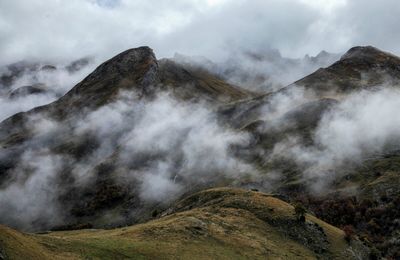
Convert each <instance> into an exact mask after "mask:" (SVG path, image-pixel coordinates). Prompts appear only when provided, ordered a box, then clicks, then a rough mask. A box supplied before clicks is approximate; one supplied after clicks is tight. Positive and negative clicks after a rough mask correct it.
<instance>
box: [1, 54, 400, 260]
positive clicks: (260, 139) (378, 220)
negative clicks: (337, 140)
mask: <svg viewBox="0 0 400 260" xmlns="http://www.w3.org/2000/svg"><path fill="white" fill-rule="evenodd" d="M399 68H400V59H399V58H398V57H396V56H393V55H391V54H389V53H386V52H382V51H380V50H378V49H376V48H373V47H354V48H352V49H350V50H349V51H348V52H347V53H346V54H345V55H343V56H342V58H341V59H340V60H339V61H337V62H336V63H334V64H333V65H331V66H329V67H327V68H321V69H319V70H317V71H316V72H314V73H312V74H311V75H309V76H307V77H305V78H303V79H301V80H299V81H296V82H295V83H293V84H291V85H289V86H287V87H285V88H282V89H281V90H278V91H276V92H272V93H265V94H262V95H255V94H254V93H251V92H249V91H247V90H242V89H240V88H239V87H237V86H234V85H232V84H229V83H227V82H226V81H224V80H223V79H222V78H220V77H218V76H216V75H215V74H214V73H213V72H211V71H207V70H205V69H204V68H200V67H196V66H189V67H185V65H184V64H179V63H178V62H176V61H172V60H165V59H164V60H157V59H156V58H155V55H154V53H153V52H152V50H151V49H150V48H148V47H140V48H136V49H130V50H127V51H125V52H123V53H121V54H119V55H117V56H115V57H114V58H112V59H110V60H108V61H106V62H105V63H103V64H101V65H100V66H99V67H98V68H97V69H96V70H95V71H93V72H92V73H91V74H90V75H88V76H87V77H86V78H85V79H84V80H83V81H81V82H80V83H79V84H77V85H76V86H75V87H74V88H72V89H71V90H70V91H69V92H68V93H67V94H65V95H64V96H63V97H61V98H60V99H58V100H57V101H55V102H53V103H51V104H48V105H45V106H41V107H37V108H35V109H33V110H30V111H28V112H22V113H18V114H16V115H14V116H12V117H10V118H8V119H6V120H5V121H3V122H2V123H0V145H1V154H0V188H1V189H2V190H7V191H8V196H10V197H9V198H12V196H14V194H18V193H17V192H16V191H18V189H19V188H20V187H24V185H25V184H29V185H32V186H33V188H35V189H39V190H40V191H41V192H42V193H41V196H43V197H40V196H38V198H39V200H40V199H43V200H44V204H45V206H46V207H43V208H44V209H46V208H48V209H49V212H47V211H44V212H45V213H46V214H45V215H42V214H41V212H38V211H37V210H36V211H35V210H33V213H34V214H33V215H32V216H31V215H30V214H26V215H21V214H20V212H24V210H26V208H28V207H30V205H31V204H32V203H27V204H26V200H25V197H24V196H25V195H29V194H31V192H32V191H31V190H29V189H28V190H27V191H26V192H27V194H23V196H22V197H17V198H19V201H21V205H20V204H19V202H18V205H11V206H10V205H8V204H7V205H6V206H5V207H4V208H3V209H2V210H3V211H4V212H7V213H9V212H13V213H14V215H11V217H9V216H8V215H7V214H0V220H1V222H2V223H6V224H8V225H11V226H13V227H17V228H21V229H25V230H36V231H37V230H49V229H52V230H71V229H82V228H93V227H94V228H105V227H106V228H114V227H119V226H126V225H131V224H135V223H144V222H146V221H148V220H149V219H151V218H154V217H155V216H157V215H159V214H160V212H165V210H167V209H168V208H170V209H169V211H166V212H167V213H168V214H169V215H168V216H164V217H162V218H160V219H158V220H154V221H151V222H146V223H144V224H143V225H138V226H133V227H129V228H126V229H125V230H124V229H117V230H113V231H99V230H97V231H93V230H90V231H88V230H85V231H72V232H61V231H60V233H59V232H52V233H49V234H47V235H39V236H36V235H34V236H30V235H23V234H20V233H15V231H12V230H9V229H4V230H5V231H4V232H5V234H8V235H7V236H10V237H9V238H6V239H4V241H6V242H7V243H12V242H11V241H13V240H12V239H11V237H17V239H19V238H21V239H22V238H23V239H28V240H29V239H32V240H29V241H31V242H29V241H28V240H27V242H26V244H27V245H30V246H31V247H32V248H38V247H40V248H41V249H37V250H38V251H41V250H43V251H42V253H43V255H52V254H58V255H59V256H60V257H66V256H76V257H78V256H82V254H83V255H85V254H86V255H87V256H101V255H108V256H110V257H116V258H118V257H124V256H136V257H139V256H146V257H161V256H160V255H159V254H161V253H162V254H170V255H171V257H172V255H179V254H182V256H184V257H188V256H190V252H197V251H198V252H202V253H203V252H204V251H206V250H205V248H214V249H212V250H211V249H210V250H211V251H206V253H207V254H210V255H218V256H221V257H226V258H232V257H248V258H254V257H260V258H262V256H265V254H270V255H271V257H272V256H273V257H277V258H279V257H281V258H290V259H291V258H296V257H299V258H307V257H310V258H313V257H321V256H322V257H323V258H327V259H330V258H333V257H336V258H338V259H342V258H351V257H352V256H357V255H359V253H360V252H361V251H358V250H359V249H357V248H358V245H354V246H355V247H354V248H353V249H349V248H347V246H348V245H347V244H346V243H344V241H343V233H342V232H341V231H340V230H338V229H336V228H333V227H331V226H327V224H323V223H322V222H320V221H319V220H316V219H315V218H314V217H312V216H307V220H308V221H311V222H315V223H317V222H318V223H320V224H318V223H317V224H318V225H320V226H322V228H323V229H325V231H324V232H322V233H321V232H320V231H321V229H319V228H317V227H316V226H315V225H314V226H313V224H310V222H307V223H308V224H305V225H304V224H300V223H298V222H297V221H295V220H294V218H293V212H292V211H293V209H292V208H291V207H290V206H289V205H288V204H285V203H283V202H281V201H278V200H276V199H272V198H271V197H268V196H267V197H265V196H264V195H261V194H259V193H248V192H242V191H234V190H211V191H208V192H205V193H199V194H197V195H193V197H188V198H187V199H186V200H183V201H181V202H179V203H178V204H176V203H175V199H176V198H177V196H178V195H182V194H187V195H190V194H193V193H194V192H196V191H199V190H203V189H204V188H208V187H216V186H239V187H249V188H257V189H260V190H268V191H271V192H275V193H278V194H280V196H283V197H284V198H285V199H286V200H287V201H293V202H301V203H302V204H303V205H304V206H306V207H308V208H309V209H310V211H312V212H313V213H314V214H315V215H316V216H317V217H320V218H321V219H322V220H324V221H327V222H328V223H331V224H334V225H336V226H338V227H339V228H344V229H347V230H349V226H351V228H350V230H354V231H353V232H358V233H359V237H360V239H362V240H363V242H364V243H365V244H367V245H368V246H369V247H371V248H373V247H377V249H378V250H379V251H380V252H382V255H386V256H389V257H394V258H395V257H398V256H399V254H400V250H399V246H398V242H397V241H398V238H399V232H398V230H399V228H398V227H399V226H398V218H399V210H398V209H397V208H396V203H398V201H399V189H398V180H399V176H398V164H399V163H398V162H399V153H398V150H399V149H398V147H399V146H400V144H399V143H398V142H397V141H396V140H397V139H396V138H394V137H396V135H394V137H392V139H389V142H387V143H388V144H389V145H387V146H385V145H386V143H385V145H383V146H382V149H381V150H376V151H375V150H374V149H372V151H371V152H369V151H368V153H365V155H364V154H361V156H360V158H357V160H352V159H353V158H345V159H348V160H346V161H345V163H342V164H340V167H336V165H334V164H333V163H332V164H331V165H329V164H327V165H328V166H327V165H322V166H321V167H316V168H312V170H314V172H313V173H317V174H315V175H307V173H309V172H308V171H309V170H310V165H312V164H313V163H314V164H315V162H314V161H315V158H318V157H317V156H318V155H320V154H321V153H319V152H322V153H323V152H326V151H324V150H323V149H324V148H325V147H324V145H323V144H321V142H319V140H318V139H317V138H316V132H317V131H318V129H319V128H320V127H321V121H322V120H324V118H325V116H326V115H327V114H328V115H329V114H330V113H331V112H332V111H336V110H337V109H338V107H340V105H341V104H342V102H343V100H346V98H348V97H350V96H351V95H353V94H354V93H360V91H361V92H362V91H369V92H370V93H374V92H376V91H377V90H379V89H380V88H388V89H389V88H390V89H396V88H397V87H398V84H399V80H400V70H399ZM126 93H129V94H126ZM166 93H167V94H166ZM160 94H161V95H162V94H166V95H168V98H165V97H163V98H161V99H160V98H159V96H160ZM132 96H133V97H132ZM171 97H172V98H171ZM171 100H172V101H171ZM149 104H150V112H151V113H150V116H149V118H146V116H147V112H148V111H147V110H146V109H148V107H146V106H148V105H149ZM282 104H284V106H282ZM155 105H159V106H160V107H156V108H157V109H155V108H154V106H155ZM199 107H201V109H199ZM204 107H206V108H207V111H206V112H207V113H206V112H205V109H204ZM172 108H173V109H172ZM116 110H117V111H118V113H114V112H115V111H116ZM110 111H111V112H110ZM121 111H122V112H121ZM146 111H147V112H146ZM164 111H166V112H164ZM177 111H179V113H177ZM181 111H184V112H183V113H181ZM188 111H189V112H188ZM210 111H212V113H211V112H210ZM210 113H211V114H212V116H211V117H210V116H209V114H210ZM204 114H207V116H204ZM198 115H200V116H199V118H197V116H198ZM137 118H139V119H143V118H144V120H142V121H141V120H137ZM210 118H211V119H210ZM103 119H104V121H102V120H103ZM110 119H111V120H110ZM164 119H168V120H171V121H167V122H165V121H164ZM325 119H326V118H325ZM143 121H144V122H148V121H149V122H151V124H149V123H148V124H143ZM210 121H211V124H210ZM99 122H100V123H99ZM208 124H210V125H208ZM180 125H181V126H182V127H181V128H177V126H180ZM136 127H137V128H136ZM38 129H39V130H40V131H39V130H38ZM110 129H111V130H110ZM137 129H139V130H137ZM155 129H161V130H162V131H161V133H159V132H157V131H155ZM136 130H137V131H136ZM367 130H369V129H366V128H365V129H362V130H361V132H368V131H367ZM372 130H373V129H372ZM154 133H155V134H154ZM193 136H194V137H195V139H194V140H195V141H196V142H195V145H193V143H190V141H193V140H192V139H193V138H194V137H193ZM227 136H228V137H229V138H227V140H228V141H226V142H225V141H224V140H225V139H224V138H226V137H227ZM373 137H374V136H373ZM146 138H147V139H146ZM191 138H192V139H191ZM231 139H234V141H233V142H230V140H231ZM238 139H240V140H245V141H242V142H236V141H237V140H238ZM351 139H352V138H350V139H349V141H351ZM131 140H134V141H135V142H133V141H131ZM143 140H146V141H143ZM149 140H150V141H149ZM209 140H210V141H209ZM221 140H222V141H221ZM207 141H208V142H207ZM188 143H189V144H191V145H188ZM203 143H206V145H205V146H201V145H200V144H203ZM137 147H139V148H140V149H138V148H137ZM214 147H216V148H217V149H216V150H213V148H214ZM299 147H300V148H301V149H300V150H299V152H297V155H300V156H298V157H302V156H303V155H304V157H307V156H308V157H309V158H307V159H308V160H309V161H307V162H306V163H299V162H298V161H296V158H294V157H293V156H292V155H291V154H290V151H292V149H293V148H299ZM386 147H388V149H386ZM362 148H363V147H362ZM389 148H390V149H389ZM135 149H136V150H135ZM365 150H367V149H365ZM193 151H194V153H193ZM310 151H311V156H309V154H307V152H310ZM312 152H314V153H312ZM329 152H330V151H329V150H328V153H329ZM32 154H33V155H32ZM323 155H325V154H323ZM38 158H39V159H40V160H38ZM43 158H44V159H43ZM193 158H194V159H193ZM321 158H322V159H326V158H324V157H321ZM219 159H221V160H222V161H223V163H221V162H220V161H219ZM328 159H329V158H328ZM334 159H336V158H333V160H332V161H334V162H335V160H334ZM313 160H314V161H313ZM227 162H228V163H227ZM38 164H39V165H38ZM232 165H233V166H232ZM317 166H320V165H317ZM329 167H331V168H329ZM37 172H40V173H42V172H44V173H45V174H47V175H44V178H41V179H39V180H37V179H35V178H32V177H31V176H34V175H35V174H36V175H37ZM160 172H161V174H160ZM43 180H45V181H43ZM318 182H321V183H324V185H326V186H323V185H321V186H320V187H319V190H318V191H317V192H315V190H313V186H312V185H313V184H315V183H317V184H318ZM43 183H44V185H42V184H43ZM35 185H36V186H35ZM145 185H147V186H145ZM10 187H11V188H10ZM29 187H31V186H29ZM143 187H147V188H148V189H151V190H152V192H153V193H155V195H154V194H150V195H149V194H147V193H146V189H145V188H143ZM321 187H322V188H321ZM33 188H32V189H33ZM10 194H11V195H10ZM249 194H250V195H249ZM50 195H51V196H50ZM154 196H156V199H154ZM246 196H250V197H251V199H248V198H247V197H246ZM236 199H237V200H238V201H236ZM27 201H28V202H29V200H27ZM35 202H37V201H35ZM324 202H325V203H324ZM24 203H25V204H24ZM46 203H48V207H47V204H46ZM253 203H254V204H255V206H254V207H253V206H252V205H253ZM260 203H261V204H260ZM54 204H55V205H56V206H57V210H55V212H57V213H59V212H61V214H62V216H57V217H58V218H56V217H54V219H53V218H52V217H53V215H56V214H53V212H52V211H51V209H53V208H52V206H53V205H54ZM264 204H265V205H267V206H266V207H267V209H266V208H265V207H264V206H265V205H264ZM270 204H273V205H275V204H278V206H277V207H278V208H283V209H286V210H283V211H282V212H281V211H279V214H278V216H275V215H274V212H275V210H278V208H277V209H275V208H274V207H273V206H272V205H270ZM33 205H34V204H33ZM171 205H172V206H171ZM270 207H271V208H273V210H272V211H269V209H268V208H270ZM367 208H368V209H367ZM29 209H32V208H29ZM0 212H1V211H0ZM210 212H211V213H210ZM30 213H32V212H30ZM170 214H172V215H170ZM48 216H51V217H48ZM226 216H235V217H232V218H228V219H225V218H226ZM275 217H277V218H278V219H277V220H276V219H275ZM249 220H251V221H249ZM355 220H357V221H355ZM250 222H251V223H252V224H251V223H250ZM196 223H197V224H196ZM198 223H200V227H198V226H196V225H198ZM204 223H206V224H205V225H211V226H212V227H214V225H215V230H214V229H213V228H211V229H207V230H204V229H203V228H202V227H203V224H204ZM254 223H256V224H254ZM225 225H227V226H225ZM254 225H255V226H254ZM181 226H188V228H187V229H182V228H181ZM152 230H153V231H152ZM154 230H155V231H154ZM235 230H240V231H237V232H235ZM265 230H268V232H266V231H265ZM6 231H7V232H6ZM125 231H126V232H125ZM128 231H129V232H130V233H129V232H128ZM164 231H165V232H164ZM219 232H220V233H219ZM221 232H222V233H221ZM299 233H300V234H301V235H300V236H299V235H298V234H299ZM350 233H351V232H350ZM129 234H133V235H132V236H133V238H132V237H128V238H127V236H129ZM221 234H229V235H230V236H232V235H234V236H235V238H232V240H230V239H231V237H226V236H223V235H221ZM324 234H326V236H327V237H328V238H327V240H326V239H325V240H324ZM269 235H271V236H273V239H271V240H269V239H265V238H266V237H268V236H269ZM303 235H304V236H303ZM60 237H62V238H63V239H61V238H60ZM115 237H117V238H118V239H121V240H114V239H116V238H115ZM86 238H87V239H89V240H90V241H89V240H88V241H89V242H88V241H86ZM156 238H157V239H160V238H162V239H163V240H164V241H169V240H170V241H172V242H170V243H167V242H165V244H164V243H160V244H156V245H157V246H158V247H161V248H162V250H161V251H157V249H155V248H154V241H155V239H156ZM185 238H188V240H190V242H188V245H187V246H188V249H187V250H186V251H185V250H183V251H182V252H181V251H179V247H178V246H177V243H178V242H177V241H180V240H182V239H185ZM314 238H315V240H314ZM74 239H76V240H74ZM103 239H104V240H103ZM126 239H127V240H126ZM192 239H193V240H192ZM253 240H255V241H257V242H256V243H255V244H251V243H250V242H249V241H253ZM43 241H45V242H43ZM66 241H68V242H66ZM127 241H128V242H129V243H128V245H127V244H126V243H125V242H127ZM146 241H147V242H146ZM221 241H222V242H221ZM271 241H273V242H271ZM275 241H279V242H278V243H276V242H275ZM280 241H284V242H282V243H281V242H280ZM131 242H132V245H131ZM30 243H32V244H30ZM80 243H87V244H80ZM221 243H222V245H221ZM277 244H279V247H277V246H276V245H277ZM282 244H284V245H285V246H286V245H288V246H287V247H285V248H284V249H282ZM75 246H76V247H75ZM125 246H126V247H125ZM197 246H198V247H197ZM13 247H18V246H17V245H10V246H8V248H13ZM121 247H123V248H121ZM249 248H252V249H251V250H250V249H249ZM338 248H340V250H337V249H338ZM280 249H282V252H281V251H279V250H280ZM348 249H349V250H348ZM16 250H17V249H16ZM35 250H36V249H35ZM35 250H33V251H35ZM124 250H127V251H126V255H118V254H116V253H115V251H123V252H125V251H124ZM213 250H214V251H213ZM321 250H322V251H321ZM352 250H353V251H352ZM11 251H12V250H11ZM11 251H8V252H7V254H12V252H11ZM17 251H18V250H17ZM33 251H30V250H28V249H26V250H25V249H23V250H22V249H21V250H20V251H18V252H19V253H21V254H23V252H27V254H30V252H33ZM339 251H340V252H343V251H344V252H347V253H348V254H347V253H345V255H340V253H339ZM350 252H353V254H352V253H350ZM187 254H189V255H187ZM285 254H287V255H285ZM374 255H376V256H377V255H379V253H378V254H374ZM28 256H29V255H28ZM206 256H207V255H206ZM361 258H363V257H361Z"/></svg>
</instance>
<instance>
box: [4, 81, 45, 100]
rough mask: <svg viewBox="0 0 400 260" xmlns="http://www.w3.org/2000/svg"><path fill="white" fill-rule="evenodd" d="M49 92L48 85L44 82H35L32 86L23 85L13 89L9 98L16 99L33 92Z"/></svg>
mask: <svg viewBox="0 0 400 260" xmlns="http://www.w3.org/2000/svg"><path fill="white" fill-rule="evenodd" d="M46 92H47V89H46V86H45V85H43V84H35V85H32V86H22V87H19V88H17V89H16V90H14V91H12V92H11V93H10V95H9V98H11V99H16V98H20V97H25V96H28V95H32V94H44V93H46Z"/></svg>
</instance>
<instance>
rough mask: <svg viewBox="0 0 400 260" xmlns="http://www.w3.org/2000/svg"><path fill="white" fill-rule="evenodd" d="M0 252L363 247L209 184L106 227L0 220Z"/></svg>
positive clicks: (282, 254) (214, 252)
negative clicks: (17, 227)
mask: <svg viewBox="0 0 400 260" xmlns="http://www.w3.org/2000/svg"><path fill="white" fill-rule="evenodd" d="M0 243H1V246H2V251H1V254H2V256H3V257H9V258H10V259H17V258H20V257H29V258H30V259H66V258H68V259H70V258H77V259H81V258H82V259H85V258H99V259H103V258H104V259H106V258H119V259H121V258H123V259H125V258H137V259H176V258H185V259H188V258H195V259H210V258H211V259H216V258H217V259H232V258H235V259H249V258H251V259H265V258H274V259H275V258H277V259H280V258H284V259H321V258H324V259H365V258H366V257H368V254H369V252H368V251H369V250H368V248H367V247H365V246H364V245H363V244H362V243H360V242H359V241H358V240H357V239H352V240H351V241H350V243H348V242H346V240H345V236H344V233H343V231H341V230H339V229H337V228H335V227H333V226H331V225H329V224H327V223H325V222H323V221H321V220H319V219H317V218H315V217H313V216H312V215H308V214H307V215H306V221H305V222H301V221H299V220H297V219H296V216H295V212H294V208H293V207H292V206H291V205H289V204H287V203H285V202H283V201H281V200H279V199H277V198H274V197H272V196H271V195H268V194H263V193H259V192H251V191H245V190H236V189H227V188H219V189H211V190H206V191H202V192H200V193H197V194H194V195H192V196H190V197H188V198H186V199H184V200H182V201H180V202H178V203H177V204H176V205H175V206H174V207H172V208H171V209H169V210H168V211H167V212H165V213H163V214H162V217H160V218H157V219H155V220H152V221H149V222H147V223H144V224H140V225H136V226H130V227H124V228H119V229H114V230H81V231H64V232H50V233H47V234H38V235H28V234H22V233H19V232H17V231H14V230H11V229H9V228H6V227H0Z"/></svg>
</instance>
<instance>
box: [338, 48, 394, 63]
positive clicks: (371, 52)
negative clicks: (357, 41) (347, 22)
mask: <svg viewBox="0 0 400 260" xmlns="http://www.w3.org/2000/svg"><path fill="white" fill-rule="evenodd" d="M391 59H395V60H397V61H399V60H400V59H399V58H398V57H396V56H395V55H393V54H391V53H388V52H384V51H381V50H379V49H378V48H375V47H373V46H356V47H353V48H351V49H350V50H348V51H347V52H346V53H345V54H344V55H343V56H342V57H341V58H340V61H350V60H353V61H354V60H358V61H363V62H371V63H380V62H385V61H389V60H391Z"/></svg>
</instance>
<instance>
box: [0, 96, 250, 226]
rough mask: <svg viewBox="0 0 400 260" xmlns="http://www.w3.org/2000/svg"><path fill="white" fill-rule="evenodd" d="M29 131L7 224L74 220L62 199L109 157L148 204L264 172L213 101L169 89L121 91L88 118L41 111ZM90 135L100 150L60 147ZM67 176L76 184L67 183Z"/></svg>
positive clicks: (7, 193) (4, 217) (9, 195)
mask: <svg viewBox="0 0 400 260" xmlns="http://www.w3.org/2000/svg"><path fill="white" fill-rule="evenodd" d="M29 128H30V129H33V134H34V136H33V138H31V139H30V140H29V141H28V143H24V144H23V145H22V147H20V148H21V149H25V150H26V151H25V152H23V153H22V155H21V156H19V157H18V162H17V165H18V167H16V168H15V169H13V171H12V173H11V175H12V178H11V179H9V180H7V182H6V184H7V185H3V186H2V187H1V188H0V198H1V199H0V204H1V205H3V206H2V207H0V216H1V222H2V223H5V224H7V225H10V226H13V227H18V228H20V229H23V230H37V229H47V228H51V227H54V226H56V225H61V224H65V223H69V222H71V216H70V215H69V213H68V212H66V211H65V209H66V208H68V207H66V206H65V205H64V206H63V204H62V202H61V201H60V198H61V196H63V194H65V192H66V191H68V189H71V188H72V187H90V186H92V185H93V182H94V181H95V180H96V178H98V177H97V173H96V170H95V169H96V167H97V166H98V165H101V164H102V163H104V162H105V161H107V160H108V158H113V161H114V165H115V167H116V168H115V172H116V174H113V177H111V176H110V178H112V179H113V181H115V182H116V183H119V184H121V185H123V186H124V187H131V188H133V189H132V190H131V191H129V192H130V193H131V194H132V195H136V194H137V195H138V196H140V198H141V199H142V200H143V201H145V202H148V203H163V204H166V203H169V202H171V201H173V200H174V199H176V198H178V197H179V196H180V195H182V194H183V193H184V192H186V191H188V190H190V189H194V188H196V187H204V186H209V185H211V184H212V183H213V182H214V181H216V180H223V179H230V180H231V179H235V178H237V177H239V176H255V174H256V172H257V171H256V170H255V169H253V168H252V166H251V165H250V164H247V163H246V162H244V161H242V160H240V159H238V158H236V157H235V156H234V154H233V153H232V149H233V148H232V147H233V146H234V145H246V144H248V142H249V136H248V135H247V134H245V133H240V132H237V131H235V130H233V129H229V128H226V127H224V126H222V125H220V124H219V123H218V121H217V116H216V114H215V112H214V111H212V110H210V108H208V106H207V105H206V104H203V103H190V102H182V101H178V100H176V99H175V98H173V97H172V96H171V95H170V94H168V93H161V94H160V95H158V96H157V97H156V98H154V99H152V100H149V99H140V98H138V97H137V96H136V93H134V92H121V93H120V95H119V97H118V98H117V99H116V100H115V101H114V102H112V103H110V104H108V105H106V106H103V107H101V108H99V109H98V110H95V111H93V112H90V113H88V114H87V115H85V116H84V117H83V118H82V117H80V116H76V117H74V118H73V119H69V120H68V123H67V122H58V121H54V120H52V119H51V118H48V117H47V116H46V115H45V114H42V115H36V116H32V117H30V120H29ZM88 136H89V137H90V138H89V140H91V141H88V143H87V144H86V145H87V146H91V147H94V148H93V149H92V150H90V152H88V153H86V154H85V155H83V156H80V157H74V154H65V153H63V152H61V153H60V151H58V150H57V147H58V146H59V145H61V144H62V142H63V141H64V140H66V138H67V140H72V141H74V140H78V141H79V140H80V138H82V137H88ZM70 138H72V139H70ZM1 152H2V153H4V154H2V157H4V156H7V155H6V154H5V153H6V152H7V151H6V150H2V151H1ZM66 174H67V175H66ZM108 174H111V173H108ZM66 176H68V178H67V180H72V183H71V182H70V181H69V183H68V182H67V183H65V180H64V179H65V178H66ZM64 203H65V202H64ZM63 207H64V210H63ZM131 210H132V211H134V210H136V209H134V208H132V209H131Z"/></svg>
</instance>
